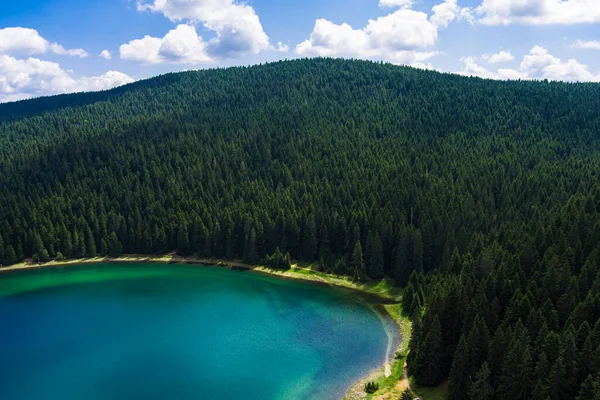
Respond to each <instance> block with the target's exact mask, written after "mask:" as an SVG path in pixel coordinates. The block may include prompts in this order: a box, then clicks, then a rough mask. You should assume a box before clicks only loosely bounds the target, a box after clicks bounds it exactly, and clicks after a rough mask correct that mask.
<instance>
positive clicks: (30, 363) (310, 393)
mask: <svg viewBox="0 0 600 400" xmlns="http://www.w3.org/2000/svg"><path fill="white" fill-rule="evenodd" d="M384 324H385V322H384V321H382V319H381V318H379V317H378V316H377V315H376V314H375V312H373V311H372V310H371V308H369V307H368V306H367V305H365V304H363V303H361V302H360V301H358V300H357V297H356V295H355V294H352V293H349V292H345V291H341V290H335V289H331V288H327V287H322V286H318V285H314V284H310V283H306V282H301V281H292V280H284V279H280V278H276V277H271V276H267V275H261V274H258V273H253V272H248V271H235V270H230V269H225V268H216V267H205V266H188V265H179V264H170V265H167V264H165V265H162V264H127V265H124V264H88V265H85V266H84V265H79V266H69V267H65V268H43V269H36V270H23V271H15V272H10V273H4V274H0V399H11V400H20V399H27V400H29V399H32V400H64V399H86V400H92V399H123V400H125V399H127V400H137V399H336V398H341V397H343V394H344V392H345V391H346V390H347V389H348V388H349V386H350V385H351V384H352V383H353V381H356V380H358V379H360V378H361V377H363V376H364V375H366V374H367V373H369V372H370V371H372V370H373V369H376V368H379V367H380V366H382V365H383V363H384V361H385V356H386V349H387V348H388V335H387V334H386V330H385V326H384Z"/></svg>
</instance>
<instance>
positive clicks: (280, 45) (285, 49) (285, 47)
mask: <svg viewBox="0 0 600 400" xmlns="http://www.w3.org/2000/svg"><path fill="white" fill-rule="evenodd" d="M275 50H277V51H279V52H280V53H288V52H289V51H290V46H289V45H287V44H285V43H283V42H277V47H276V48H275Z"/></svg>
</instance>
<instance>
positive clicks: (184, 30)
mask: <svg viewBox="0 0 600 400" xmlns="http://www.w3.org/2000/svg"><path fill="white" fill-rule="evenodd" d="M119 52H120V54H121V58H122V59H123V60H129V61H139V62H142V63H145V64H157V63H162V62H172V63H176V64H204V63H210V62H214V59H213V58H212V57H211V56H210V54H209V53H208V44H207V43H206V42H205V41H204V40H203V39H202V37H200V36H198V34H197V33H196V28H195V27H193V26H190V25H184V24H180V25H178V26H177V27H176V28H175V29H172V30H171V31H169V32H168V33H167V34H166V35H165V36H164V37H163V38H155V37H151V36H145V37H144V38H143V39H136V40H132V41H130V42H129V43H126V44H123V45H121V47H120V49H119Z"/></svg>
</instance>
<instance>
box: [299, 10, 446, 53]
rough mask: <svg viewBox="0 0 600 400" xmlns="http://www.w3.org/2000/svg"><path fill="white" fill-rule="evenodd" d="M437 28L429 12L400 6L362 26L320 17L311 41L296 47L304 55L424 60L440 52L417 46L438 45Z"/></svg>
mask: <svg viewBox="0 0 600 400" xmlns="http://www.w3.org/2000/svg"><path fill="white" fill-rule="evenodd" d="M437 37H438V31H437V27H436V26H435V25H434V24H433V23H431V22H430V21H429V20H428V19H427V14H425V13H422V12H417V11H413V10H407V9H400V10H397V11H395V12H394V13H391V14H389V15H386V16H384V17H379V18H377V19H376V20H369V22H368V23H367V26H366V27H364V28H362V29H354V28H352V27H351V26H350V25H348V24H346V23H343V24H341V25H338V24H335V23H333V22H331V21H328V20H326V19H318V20H317V21H316V22H315V27H314V29H313V31H312V33H311V35H310V38H309V39H308V40H305V41H304V42H302V43H300V44H298V45H297V46H296V50H295V51H296V54H299V55H303V56H326V57H356V58H370V59H374V58H377V59H384V60H386V61H390V62H394V63H398V64H411V63H416V62H419V63H422V62H423V61H425V60H426V59H428V58H430V57H432V56H434V55H435V54H437V52H433V51H432V52H420V51H417V49H420V48H425V47H429V46H432V45H434V44H435V42H436V40H437Z"/></svg>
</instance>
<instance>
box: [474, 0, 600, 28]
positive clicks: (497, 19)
mask: <svg viewBox="0 0 600 400" xmlns="http://www.w3.org/2000/svg"><path fill="white" fill-rule="evenodd" d="M475 12H476V13H477V14H478V15H480V16H481V18H480V19H479V22H480V23H482V24H485V25H510V24H525V25H549V24H581V23H595V22H600V7H598V0H483V2H482V3H481V5H480V6H479V7H477V8H476V9H475Z"/></svg>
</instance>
